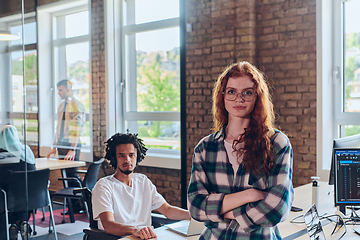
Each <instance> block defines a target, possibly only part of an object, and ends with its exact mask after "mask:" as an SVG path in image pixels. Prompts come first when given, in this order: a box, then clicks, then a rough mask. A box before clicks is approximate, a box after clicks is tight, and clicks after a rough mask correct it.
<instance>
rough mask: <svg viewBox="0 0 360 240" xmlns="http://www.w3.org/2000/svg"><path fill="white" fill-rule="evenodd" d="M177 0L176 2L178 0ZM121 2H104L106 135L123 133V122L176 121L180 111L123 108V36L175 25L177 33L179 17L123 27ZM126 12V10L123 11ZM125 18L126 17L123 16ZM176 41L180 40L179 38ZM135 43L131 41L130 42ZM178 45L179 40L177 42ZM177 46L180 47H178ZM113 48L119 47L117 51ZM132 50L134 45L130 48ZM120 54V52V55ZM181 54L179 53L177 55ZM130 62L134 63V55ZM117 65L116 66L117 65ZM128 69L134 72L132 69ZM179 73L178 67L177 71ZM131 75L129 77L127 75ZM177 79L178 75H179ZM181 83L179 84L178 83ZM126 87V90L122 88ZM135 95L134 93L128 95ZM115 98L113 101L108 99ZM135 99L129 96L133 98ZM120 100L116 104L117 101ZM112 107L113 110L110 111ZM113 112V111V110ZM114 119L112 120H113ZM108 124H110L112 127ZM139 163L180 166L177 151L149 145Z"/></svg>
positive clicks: (124, 57) (107, 0) (124, 101)
mask: <svg viewBox="0 0 360 240" xmlns="http://www.w3.org/2000/svg"><path fill="white" fill-rule="evenodd" d="M179 2H180V1H179ZM123 7H124V6H123V1H122V0H121V1H112V0H106V1H105V16H106V17H105V26H106V27H105V41H106V44H105V45H106V46H107V48H106V59H107V63H108V65H107V66H106V76H107V80H108V84H107V86H108V89H107V91H108V94H107V95H108V100H107V104H108V105H107V106H109V111H108V113H107V116H108V119H109V120H108V123H109V124H108V125H110V126H108V127H107V137H110V136H111V135H113V134H114V133H115V132H126V129H125V122H126V121H177V122H180V118H181V114H180V111H179V112H137V111H126V103H127V101H128V100H127V99H126V91H128V89H129V88H133V89H135V90H136V88H134V86H127V85H126V84H127V81H126V78H127V76H126V72H127V71H126V70H125V69H126V56H125V37H126V35H128V34H133V33H141V32H149V31H153V30H160V29H167V28H172V27H179V34H180V16H179V17H176V18H169V19H165V20H158V21H152V22H146V23H140V24H131V25H126V26H123V14H122V12H123ZM127 14H129V12H128V11H127ZM127 17H129V16H127ZM179 42H180V39H179ZM133 45H134V46H135V44H134V43H133ZM180 45H181V42H180ZM179 47H180V46H179ZM116 49H119V50H118V51H117V50H116ZM133 50H135V48H134V49H133ZM121 53H123V54H121ZM181 57H183V56H181V55H180V58H181ZM132 61H134V62H133V63H132V65H135V66H136V59H135V58H134V59H133V60H132ZM117 66H119V67H117ZM130 71H136V69H135V70H134V69H132V70H130ZM180 73H181V70H180ZM131 77H132V76H130V78H131ZM180 78H181V77H180ZM180 86H181V84H180ZM126 88H127V89H126ZM132 96H133V97H134V98H136V94H133V95H132ZM114 98H115V99H116V101H115V103H112V102H111V101H109V99H114ZM134 100H136V99H133V101H134ZM117 103H120V104H117ZM112 109H114V110H115V111H113V112H111V110H112ZM114 112H115V113H114ZM114 118H115V120H112V119H114ZM112 123H113V124H112ZM112 125H113V126H114V127H112ZM140 164H141V165H142V166H151V167H161V168H171V169H181V160H180V150H165V149H152V148H150V149H149V150H148V152H147V155H146V157H145V159H144V161H142V162H141V163H140Z"/></svg>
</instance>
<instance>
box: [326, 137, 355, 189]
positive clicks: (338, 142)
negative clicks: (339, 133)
mask: <svg viewBox="0 0 360 240" xmlns="http://www.w3.org/2000/svg"><path fill="white" fill-rule="evenodd" d="M335 148H359V149H360V134H357V135H353V136H349V137H343V138H338V139H334V141H333V153H332V155H331V167H330V174H329V185H333V184H334V174H335V172H334V169H335V168H334V149H335Z"/></svg>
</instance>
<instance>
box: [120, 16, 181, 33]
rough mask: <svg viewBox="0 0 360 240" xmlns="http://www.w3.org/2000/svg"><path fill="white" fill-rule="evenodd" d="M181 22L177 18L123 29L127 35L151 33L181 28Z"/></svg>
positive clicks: (127, 26)
mask: <svg viewBox="0 0 360 240" xmlns="http://www.w3.org/2000/svg"><path fill="white" fill-rule="evenodd" d="M179 21H180V18H179V17H176V18H170V19H165V20H160V21H154V22H148V23H142V24H132V25H129V24H128V25H126V26H124V27H123V30H124V33H125V34H133V33H140V32H149V31H154V30H159V29H165V28H173V27H179Z"/></svg>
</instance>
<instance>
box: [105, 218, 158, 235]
mask: <svg viewBox="0 0 360 240" xmlns="http://www.w3.org/2000/svg"><path fill="white" fill-rule="evenodd" d="M99 217H100V220H101V223H102V225H103V227H104V230H105V232H106V233H109V234H112V235H116V236H126V235H133V236H135V237H139V238H140V239H151V238H156V237H157V236H156V234H155V233H154V231H153V230H152V228H151V227H134V226H129V225H125V224H121V223H118V222H115V219H114V215H113V214H112V213H111V212H102V213H100V215H99Z"/></svg>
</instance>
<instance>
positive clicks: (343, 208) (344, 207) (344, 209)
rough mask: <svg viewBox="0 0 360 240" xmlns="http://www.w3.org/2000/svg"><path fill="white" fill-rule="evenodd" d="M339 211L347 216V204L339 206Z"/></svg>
mask: <svg viewBox="0 0 360 240" xmlns="http://www.w3.org/2000/svg"><path fill="white" fill-rule="evenodd" d="M339 211H340V212H342V213H343V214H344V215H345V216H346V206H339Z"/></svg>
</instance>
